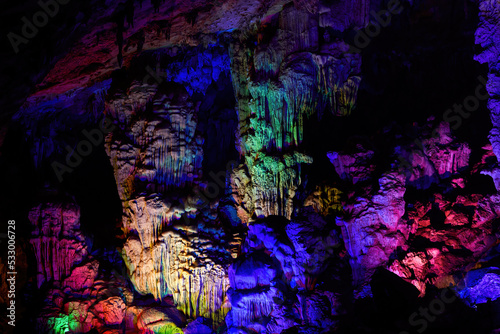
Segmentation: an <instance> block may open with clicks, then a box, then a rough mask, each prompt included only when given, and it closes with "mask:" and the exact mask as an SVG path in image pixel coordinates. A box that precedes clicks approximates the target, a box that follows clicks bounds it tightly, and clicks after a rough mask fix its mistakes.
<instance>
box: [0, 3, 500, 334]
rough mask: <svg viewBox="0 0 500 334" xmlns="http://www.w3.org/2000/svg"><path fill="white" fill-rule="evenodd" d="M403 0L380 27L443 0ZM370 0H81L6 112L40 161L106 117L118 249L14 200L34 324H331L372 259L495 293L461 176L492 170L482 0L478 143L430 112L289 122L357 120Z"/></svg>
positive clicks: (496, 177) (480, 206) (490, 36)
mask: <svg viewBox="0 0 500 334" xmlns="http://www.w3.org/2000/svg"><path fill="white" fill-rule="evenodd" d="M404 3H405V8H407V9H408V12H409V13H404V14H402V16H401V17H402V18H401V19H397V18H396V16H394V17H393V19H394V22H393V23H394V27H384V28H386V30H385V31H384V32H383V33H382V35H383V34H386V33H387V34H389V35H388V36H392V35H390V34H391V33H394V31H395V30H398V29H399V30H400V31H406V30H408V31H409V30H411V29H413V26H412V25H413V24H414V23H415V22H413V21H419V20H426V19H428V20H429V22H433V20H436V16H440V15H441V14H442V13H441V12H440V10H439V8H440V6H442V4H441V2H440V3H439V4H438V5H433V4H429V3H428V2H425V1H421V2H418V1H411V2H404ZM468 3H470V2H464V8H467V6H468ZM131 4H132V7H133V8H134V11H133V12H134V13H133V14H132V15H130V14H131V12H130V5H131ZM384 4H385V2H373V1H371V2H370V1H365V0H359V1H347V0H345V1H343V0H342V1H302V0H297V1H292V2H288V3H287V2H284V1H266V0H262V1H250V2H248V1H239V0H231V1H223V2H207V1H195V2H188V1H183V0H182V1H176V2H175V3H174V4H171V3H168V2H167V3H165V2H164V1H159V0H158V1H156V0H155V1H152V2H151V3H150V2H144V1H142V2H141V3H138V2H134V1H132V2H130V1H127V3H118V2H113V1H101V2H99V3H97V2H96V1H90V2H89V5H90V6H91V8H93V9H94V10H96V13H95V15H91V17H86V16H87V15H86V14H84V13H83V12H82V14H81V15H80V18H78V19H75V20H77V22H82V23H83V22H85V23H84V24H85V25H86V26H87V27H88V30H86V31H85V32H84V33H83V35H82V36H80V38H79V39H78V40H77V41H76V42H75V43H74V44H73V46H72V47H71V48H70V49H69V50H68V52H67V53H65V54H64V55H62V56H61V57H60V58H59V59H58V61H57V62H56V66H55V67H54V68H53V69H52V70H50V71H49V73H48V75H46V76H44V78H43V80H42V81H41V83H40V85H38V87H37V88H36V90H35V92H34V94H32V95H31V96H30V97H29V98H28V99H27V101H26V103H25V104H24V106H23V108H21V110H20V112H19V113H18V115H17V117H15V118H14V120H15V121H16V122H18V123H19V124H21V125H22V127H23V129H24V130H25V131H26V133H25V135H26V138H27V145H28V146H29V150H28V151H29V152H30V153H31V158H32V160H33V166H34V168H35V169H36V170H37V172H39V173H41V174H43V172H44V171H45V172H46V169H47V166H50V163H51V162H52V161H55V160H57V161H64V156H65V153H64V152H62V151H63V150H62V148H64V146H65V145H69V146H70V148H71V147H73V146H77V145H78V142H75V140H74V139H75V138H74V137H71V136H70V135H68V133H69V132H74V130H73V128H74V126H75V125H79V126H83V124H88V123H91V122H92V121H93V120H96V119H99V118H101V117H102V116H103V115H106V116H107V117H109V118H110V119H112V122H113V125H114V130H113V131H112V132H111V133H110V134H108V135H107V136H106V139H105V144H104V147H105V150H106V153H107V155H108V157H109V162H110V165H111V167H110V168H112V169H113V172H114V177H115V183H116V191H117V193H118V196H119V198H120V200H121V204H122V209H123V215H122V217H121V226H122V232H123V235H122V236H121V237H122V239H123V240H122V241H123V243H121V244H120V255H121V256H122V257H123V260H124V263H121V262H120V259H119V258H118V257H116V253H114V252H110V253H106V252H108V251H107V250H106V251H103V250H94V251H95V252H93V253H92V254H91V255H89V254H88V253H89V252H91V250H90V248H91V247H90V245H87V244H86V241H85V237H84V235H83V232H82V226H80V212H79V209H78V207H77V206H76V204H73V203H71V204H68V203H64V204H61V203H60V202H58V201H55V200H53V201H50V200H48V201H47V202H43V204H39V205H37V206H36V207H35V208H33V209H32V210H30V211H29V221H30V222H31V225H32V226H31V228H32V236H31V239H30V243H31V245H32V247H33V253H34V255H35V257H36V260H37V271H38V274H37V282H36V284H37V287H39V288H40V287H44V288H45V287H47V290H46V291H45V290H44V292H46V300H45V301H44V303H45V304H44V307H43V309H42V311H41V313H40V314H39V315H37V317H38V325H39V328H38V329H39V332H54V333H63V332H66V331H71V332H88V331H91V330H95V331H97V332H99V333H117V332H124V331H131V332H133V331H141V332H146V333H151V332H154V333H162V332H166V333H177V332H182V331H183V332H185V333H199V334H201V333H212V332H214V330H215V329H218V330H219V331H220V332H225V331H227V332H229V333H248V332H249V331H252V332H257V333H280V332H284V331H287V330H289V331H295V332H299V333H323V332H325V333H326V332H329V331H331V330H339V329H340V328H341V325H342V324H344V323H343V322H344V321H345V318H344V317H345V316H346V313H348V312H349V311H350V310H349V306H348V305H347V304H348V303H346V301H345V300H346V299H348V300H350V301H352V300H353V299H355V298H366V300H368V301H370V300H371V299H370V298H374V299H376V296H372V294H371V291H370V284H371V283H372V275H373V274H374V272H375V271H376V270H378V269H389V270H390V271H392V272H393V273H394V274H396V275H397V276H399V277H400V278H402V279H403V280H405V281H407V282H409V283H411V284H413V285H414V286H415V287H416V288H417V289H418V290H419V291H420V293H421V296H422V297H424V296H426V294H427V292H428V290H431V291H432V290H433V289H435V288H437V289H441V288H445V287H448V286H449V285H450V284H451V285H454V286H457V291H458V292H459V295H460V297H461V298H462V299H464V300H465V301H467V303H468V304H470V305H473V306H477V304H487V303H488V300H495V299H497V298H498V285H499V280H498V269H497V267H495V263H494V262H491V263H490V262H487V261H486V260H484V259H485V258H488V257H490V256H492V257H493V259H494V258H495V256H496V255H495V254H493V255H491V254H492V249H494V246H495V244H496V242H497V239H498V237H499V236H498V218H499V217H498V215H499V214H500V211H499V209H498V207H500V206H499V204H500V203H499V202H500V198H499V197H498V194H496V193H491V191H490V190H489V189H486V188H487V186H486V185H484V188H483V189H482V191H481V192H476V191H474V190H473V189H472V188H471V184H474V182H476V183H484V184H486V181H484V180H485V178H482V179H479V181H480V182H478V181H474V178H477V177H479V176H480V175H489V176H491V178H492V179H493V183H494V185H495V186H496V189H497V191H498V190H499V189H500V173H499V171H500V168H499V167H498V163H497V159H496V157H499V154H500V150H499V147H500V146H499V131H500V129H499V124H500V118H499V117H500V116H499V115H500V102H499V98H498V97H499V93H500V79H499V76H498V68H499V63H498V59H499V57H498V56H499V55H498V50H499V48H498V45H500V40H499V39H498V38H499V37H498V36H500V34H499V33H497V32H499V31H500V30H499V22H500V21H499V17H500V12H499V8H500V7H499V4H498V1H497V2H495V1H490V0H488V1H481V2H480V7H479V8H480V26H479V28H478V30H477V32H476V41H477V43H478V44H479V45H480V46H481V47H483V48H484V51H481V52H480V53H479V54H478V55H477V56H476V60H478V61H479V62H481V63H487V64H488V66H489V68H490V73H489V74H488V83H487V87H486V89H487V91H488V93H489V95H490V96H491V98H490V100H489V102H488V108H489V109H490V111H491V120H492V125H493V129H492V130H491V132H490V137H489V140H490V144H491V145H489V146H485V147H484V150H485V151H486V152H477V151H474V150H475V149H476V148H477V143H475V140H472V139H471V140H470V143H469V142H465V141H464V140H462V139H463V138H460V139H459V133H457V132H454V131H455V129H451V128H450V124H448V123H446V122H442V123H439V120H436V119H435V118H432V117H431V118H427V120H425V118H426V117H427V115H426V116H425V117H422V119H423V121H422V120H420V121H419V122H420V123H417V121H415V120H413V119H411V120H410V121H409V122H411V123H412V124H411V129H412V131H413V132H414V134H409V133H403V131H400V132H401V133H398V132H397V131H399V130H395V131H396V134H394V133H392V132H391V131H393V130H394V129H395V128H397V126H396V125H394V124H392V125H389V126H388V129H387V128H386V129H383V130H382V131H381V132H380V131H379V132H377V133H375V132H373V133H372V137H367V138H365V139H366V142H368V143H370V145H364V144H357V143H356V139H352V138H339V136H338V135H337V134H336V133H333V132H334V131H332V133H327V136H323V137H318V138H321V143H322V144H325V145H324V146H322V145H318V143H320V140H318V139H317V138H316V139H315V138H312V137H315V134H314V133H313V134H311V132H314V131H316V129H308V130H309V132H307V131H306V130H307V129H306V127H307V126H310V125H311V124H313V125H314V124H316V125H318V123H319V125H318V128H321V126H320V125H321V122H322V121H325V122H330V123H329V124H332V122H334V121H332V119H333V120H335V122H338V123H340V124H346V125H349V126H350V128H349V130H350V131H351V130H352V131H353V133H358V131H357V130H358V129H357V127H358V125H357V124H351V123H349V120H350V119H354V120H357V121H359V122H360V123H363V124H360V127H362V126H367V125H366V124H364V123H365V122H367V121H363V120H361V121H360V118H362V117H363V116H364V115H366V114H362V115H361V116H359V117H358V118H350V117H353V116H356V115H355V112H356V110H355V106H356V105H357V103H358V99H359V98H360V96H358V89H359V88H360V87H361V88H363V86H361V82H362V81H361V80H362V78H363V80H365V78H366V77H368V75H366V74H367V73H363V71H369V70H367V69H364V68H363V67H362V64H361V60H362V59H363V61H364V59H368V61H369V62H370V61H373V63H375V64H376V65H377V68H376V69H373V70H372V71H373V72H377V71H379V68H378V66H380V72H382V73H383V71H384V66H386V65H384V64H383V59H384V58H383V57H381V58H377V57H378V56H380V55H378V54H377V53H376V52H373V51H371V50H363V52H366V53H364V54H363V56H365V55H366V56H367V57H362V55H361V54H358V53H357V52H353V50H352V49H351V46H350V45H349V44H348V43H349V42H352V37H353V36H352V35H353V34H354V33H355V32H356V29H359V28H363V27H365V26H366V25H367V24H368V22H369V21H370V20H371V19H372V18H371V17H370V15H372V16H373V14H370V12H371V11H372V10H374V11H375V12H376V11H378V10H379V9H381V6H383V5H384ZM469 5H470V4H469ZM453 8H455V7H453ZM413 10H414V11H416V14H415V13H413V12H412V11H413ZM457 11H460V10H457ZM84 12H85V11H84ZM453 13H455V12H454V11H453V10H452V15H449V16H452V17H453V15H455V14H453ZM466 15H468V14H467V13H466ZM81 16H84V17H86V18H83V19H82V18H81ZM130 16H131V17H130ZM443 17H444V15H443ZM125 18H126V21H125ZM398 20H399V21H398ZM125 22H126V23H125ZM404 24H409V25H410V26H411V27H410V26H408V27H405V26H404ZM82 25H83V24H82ZM418 27H419V28H421V27H420V26H418ZM450 27H452V28H451V32H450V35H452V33H453V32H454V29H453V25H451V24H450ZM393 28H394V29H393ZM407 28H408V29H407ZM410 28H411V29H410ZM427 29H431V28H427ZM382 35H380V36H378V35H377V36H376V37H377V38H379V37H380V38H381V42H380V44H384V43H387V41H388V40H390V38H387V37H383V36H382ZM452 37H453V36H452ZM460 37H463V36H460ZM384 38H385V39H384ZM450 39H452V38H451V37H450ZM408 44H410V43H408ZM377 47H378V48H380V47H381V46H380V45H378V46H375V47H374V48H375V49H377ZM418 47H421V46H418ZM409 50H411V49H409ZM61 52H62V51H61ZM398 52H402V53H404V52H410V51H408V50H403V51H399V50H398V51H393V52H392V54H391V55H388V56H387V59H389V60H391V61H389V63H391V66H392V64H393V62H392V60H393V59H395V58H398V57H400V56H401V55H400V54H397V53H398ZM419 56H420V54H419V53H415V57H416V58H418V57H419ZM370 57H371V58H370ZM391 57H393V58H391ZM401 57H402V56H401ZM370 59H371V60H370ZM373 59H375V60H373ZM402 59H404V57H402ZM394 63H395V62H394ZM419 64H420V63H419ZM368 65H370V66H371V63H369V64H368ZM368 65H366V66H368ZM413 65H414V63H412V62H411V61H408V64H407V66H408V71H410V72H411V71H415V70H414V69H411V66H413ZM426 66H427V65H426ZM418 71H419V70H417V72H418ZM411 73H414V72H411ZM382 76H383V75H381V76H380V77H382ZM412 77H417V76H413V75H412ZM387 78H388V79H387V80H388V81H391V82H390V84H391V85H393V86H394V85H398V84H399V82H398V81H397V80H399V79H394V78H391V77H390V76H387ZM384 80H385V79H384ZM415 80H417V79H415ZM418 80H420V79H418ZM392 81H394V82H392ZM365 83H366V85H365V86H364V87H365V88H364V89H365V91H364V93H365V94H368V95H370V94H372V93H373V92H368V91H369V90H370V89H371V88H370V87H369V86H370V83H369V82H366V81H365ZM380 85H381V86H383V84H380ZM393 86H388V87H392V88H394V87H393ZM422 86H424V84H422ZM367 87H368V88H367ZM372 88H373V87H372ZM377 88H378V87H377ZM447 89H449V88H448V87H443V91H445V90H447ZM450 89H451V88H450ZM377 94H378V92H377ZM377 94H375V93H373V94H372V95H377ZM225 95H227V96H225ZM372 95H370V96H372ZM450 96H451V95H450ZM391 98H392V97H391ZM394 98H395V99H396V96H394ZM374 100H375V98H374ZM221 101H223V102H221ZM386 102H387V101H386ZM363 103H364V105H363V107H364V108H365V109H366V108H367V104H370V100H369V99H368V98H366V97H365V100H364V101H363ZM368 107H371V106H368ZM368 109H369V108H368ZM363 111H364V112H366V110H363ZM369 112H373V113H378V112H379V111H378V110H369ZM399 112H401V113H404V112H406V110H399ZM439 116H441V115H439ZM346 119H347V120H346ZM335 124H336V123H335ZM378 124H380V123H378ZM368 125H370V124H368ZM464 127H465V126H464ZM75 129H76V127H75ZM464 131H465V130H464ZM63 134H66V135H63ZM349 135H350V134H349ZM306 136H309V137H308V138H306ZM374 137H376V138H375V139H379V137H382V138H383V139H382V141H381V142H377V141H376V140H373V139H374ZM2 140H3V138H0V142H1V141H2ZM383 140H385V142H384V141H383ZM330 142H331V143H330ZM353 142H354V143H355V144H354V145H352V143H353ZM372 144H373V146H372ZM483 144H484V143H483ZM483 144H481V145H483ZM99 145H100V144H99ZM318 146H320V147H318ZM326 147H328V148H326ZM318 152H319V153H318ZM481 154H483V156H482V157H479V158H478V156H480V155H481ZM313 156H314V159H313ZM318 156H319V159H318V158H317V157H318ZM61 159H62V160H61ZM322 159H323V160H322ZM478 159H479V160H480V161H479V162H477V160H478ZM328 160H329V161H330V164H328ZM325 161H326V162H325ZM474 161H476V162H477V163H475V166H471V164H473V163H474ZM322 164H326V165H328V166H323V165H322ZM220 166H222V167H220ZM222 169H224V170H222ZM304 170H308V173H304ZM316 170H317V171H321V172H322V173H324V174H323V175H315V173H316ZM311 171H312V172H311ZM318 174H319V172H318ZM214 175H215V176H214ZM52 181H53V180H49V181H47V182H49V183H50V182H52ZM65 187H67V188H71V186H70V185H67V184H64V185H61V189H65ZM484 189H486V190H484ZM426 197H427V198H426ZM112 223H113V222H110V224H112ZM102 252H104V253H106V254H104V255H103V254H102ZM113 254H114V255H113ZM107 257H109V258H108V260H109V261H105V260H104V259H106V258H107ZM108 262H109V263H108ZM0 263H3V262H0ZM113 265H116V266H122V267H123V270H124V272H122V273H120V274H118V273H114V272H110V267H113ZM2 268H4V267H3V265H0V269H2ZM467 272H468V273H467ZM463 276H465V278H463ZM3 278H4V277H3V276H2V279H3ZM462 278H463V279H462ZM343 282H344V283H343ZM351 283H352V288H353V289H354V291H351ZM343 284H344V285H343ZM411 288H413V287H411ZM134 293H137V294H136V295H135V296H134ZM149 295H151V296H152V299H154V301H152V299H151V300H148V299H147V298H148V296H149ZM134 297H138V298H134ZM144 303H151V304H153V303H154V304H155V306H151V305H144ZM351 311H352V310H351ZM410 313H411V312H410ZM399 320H401V319H399ZM399 320H398V321H399ZM400 323H401V321H400V322H399V323H398V326H399V324H400ZM360 327H362V325H360ZM396 327H397V326H396ZM398 329H399V328H398ZM374 330H375V331H376V330H378V328H376V329H374ZM380 331H381V332H383V329H380ZM391 331H394V328H391V330H390V331H389V330H387V331H386V332H391ZM353 332H354V330H353Z"/></svg>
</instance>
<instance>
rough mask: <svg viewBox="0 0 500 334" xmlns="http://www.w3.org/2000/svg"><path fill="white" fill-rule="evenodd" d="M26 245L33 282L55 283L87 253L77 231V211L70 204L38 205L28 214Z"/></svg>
mask: <svg viewBox="0 0 500 334" xmlns="http://www.w3.org/2000/svg"><path fill="white" fill-rule="evenodd" d="M29 220H30V222H31V224H32V226H33V230H32V233H31V234H32V237H31V239H30V243H31V245H32V246H33V250H34V253H35V255H36V259H37V263H38V276H37V283H38V287H40V286H41V285H42V284H43V283H44V282H45V281H51V280H55V281H59V280H61V279H62V278H63V277H64V276H68V275H69V273H70V270H71V268H72V267H73V265H74V264H77V263H79V262H81V261H82V260H83V259H84V258H85V257H86V256H87V253H88V250H87V245H86V243H85V237H84V236H83V234H82V232H81V231H80V210H79V208H78V206H77V205H76V204H74V203H71V202H69V203H44V204H39V205H38V206H36V207H35V208H33V209H32V210H31V211H30V212H29Z"/></svg>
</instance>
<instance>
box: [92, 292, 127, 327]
mask: <svg viewBox="0 0 500 334" xmlns="http://www.w3.org/2000/svg"><path fill="white" fill-rule="evenodd" d="M125 308H126V306H125V304H124V303H123V300H122V299H121V298H120V297H110V298H108V299H106V300H102V301H100V302H98V303H97V304H96V305H94V306H93V313H94V314H95V315H96V316H97V317H98V318H99V319H102V321H103V322H104V323H105V324H106V325H118V324H121V323H122V321H123V318H124V316H125Z"/></svg>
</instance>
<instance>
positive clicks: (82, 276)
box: [63, 260, 99, 290]
mask: <svg viewBox="0 0 500 334" xmlns="http://www.w3.org/2000/svg"><path fill="white" fill-rule="evenodd" d="M98 270H99V262H98V261H97V260H94V261H92V262H90V263H87V264H86V265H83V266H80V267H76V268H75V269H73V271H72V272H71V275H70V276H69V277H68V278H66V279H65V280H64V282H63V286H64V287H68V288H70V289H71V290H82V289H87V288H90V287H91V286H92V285H93V284H94V280H95V278H96V277H97V273H98Z"/></svg>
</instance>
